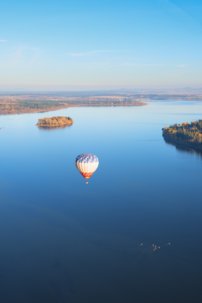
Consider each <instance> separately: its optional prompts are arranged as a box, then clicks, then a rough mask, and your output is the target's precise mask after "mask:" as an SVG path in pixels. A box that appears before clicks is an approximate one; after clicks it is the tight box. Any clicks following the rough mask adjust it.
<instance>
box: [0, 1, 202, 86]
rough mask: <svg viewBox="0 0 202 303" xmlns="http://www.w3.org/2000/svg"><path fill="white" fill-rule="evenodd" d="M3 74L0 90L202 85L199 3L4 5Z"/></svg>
mask: <svg viewBox="0 0 202 303" xmlns="http://www.w3.org/2000/svg"><path fill="white" fill-rule="evenodd" d="M0 70H1V73H0V89H5V88H6V89H7V88H19V89H20V88H23V89H32V88H34V89H94V88H95V89H97V88H127V87H130V88H131V87H133V88H162V87H174V88H175V87H187V86H189V87H199V86H202V1H199V0H192V1H191V0H184V1H182V0H172V1H171V0H152V1H151V0H141V1H139V0H138V1H136V0H133V1H132V0H131V1H130V0H125V1H123V0H122V1H119V0H116V1H114V0H108V1H107V0H99V1H98V0H66V1H65V0H58V1H56V0H55V1H52V0H49V1H47V0H41V1H38V0H35V1H27V0H26V1H24V0H18V1H16V0H15V1H14V0H7V1H1V3H0Z"/></svg>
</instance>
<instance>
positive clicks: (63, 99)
mask: <svg viewBox="0 0 202 303" xmlns="http://www.w3.org/2000/svg"><path fill="white" fill-rule="evenodd" d="M145 104H146V103H145V102H144V101H143V99H142V98H140V97H137V96H136V97H135V96H127V95H86V96H74V95H72V96H69V95H68V96H66V95H52V94H50V95H44V94H42V95H38V94H30V95H4V96H1V95H0V115H8V114H23V113H38V112H48V111H54V110H58V109H64V108H69V107H101V106H107V107H110V106H143V105H145Z"/></svg>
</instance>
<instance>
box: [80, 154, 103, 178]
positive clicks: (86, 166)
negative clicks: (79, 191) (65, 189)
mask: <svg viewBox="0 0 202 303" xmlns="http://www.w3.org/2000/svg"><path fill="white" fill-rule="evenodd" d="M75 162H76V167H77V169H78V170H79V172H80V173H81V174H82V176H83V177H84V178H85V179H90V178H91V177H92V175H93V174H94V172H95V171H96V170H97V168H98V166H99V160H98V157H97V156H95V155H93V154H81V155H79V156H77V157H76V161H75Z"/></svg>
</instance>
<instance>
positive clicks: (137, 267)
mask: <svg viewBox="0 0 202 303" xmlns="http://www.w3.org/2000/svg"><path fill="white" fill-rule="evenodd" d="M53 115H69V116H70V117H72V118H73V119H74V121H75V123H74V125H73V126H72V127H70V128H65V129H58V130H40V129H38V128H37V127H36V126H35V124H36V122H37V119H38V118H41V117H44V116H53ZM201 116H202V103H200V102H173V101H169V102H154V103H150V104H149V105H148V106H145V107H133V108H75V109H65V110H61V111H57V112H54V113H53V112H51V113H46V114H26V115H12V116H1V117H0V128H1V129H0V302H2V303H10V302H11V303H16V302H21V303H24V302H25V303H32V302H34V303H35V302H36V303H41V302H42V303H45V302H47V303H63V302H64V303H67V302H68V303H85V302H88V303H119V302H120V303H147V302H148V303H149V302H155V303H171V302H172V303H175V302H176V303H181V302H182V303H184V302H189V303H201V302H202V287H201V281H202V257H201V256H202V181H201V180H202V158H201V156H200V155H197V154H194V153H190V152H185V151H180V150H177V149H176V148H175V147H174V146H171V145H168V144H166V143H165V142H164V140H163V138H162V132H161V128H162V127H164V126H167V125H170V124H173V123H175V122H182V121H192V120H197V119H199V118H201ZM83 152H92V153H95V154H96V155H97V156H98V157H99V160H100V166H99V169H98V171H97V172H96V174H95V175H94V176H93V178H92V179H91V181H90V182H89V184H88V185H86V184H85V181H84V180H83V179H82V177H81V175H80V174H79V173H78V171H77V170H76V168H75V165H74V160H75V157H76V156H77V155H78V154H80V153H83Z"/></svg>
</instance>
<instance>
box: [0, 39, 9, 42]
mask: <svg viewBox="0 0 202 303" xmlns="http://www.w3.org/2000/svg"><path fill="white" fill-rule="evenodd" d="M6 42H8V40H6V39H0V43H6Z"/></svg>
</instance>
